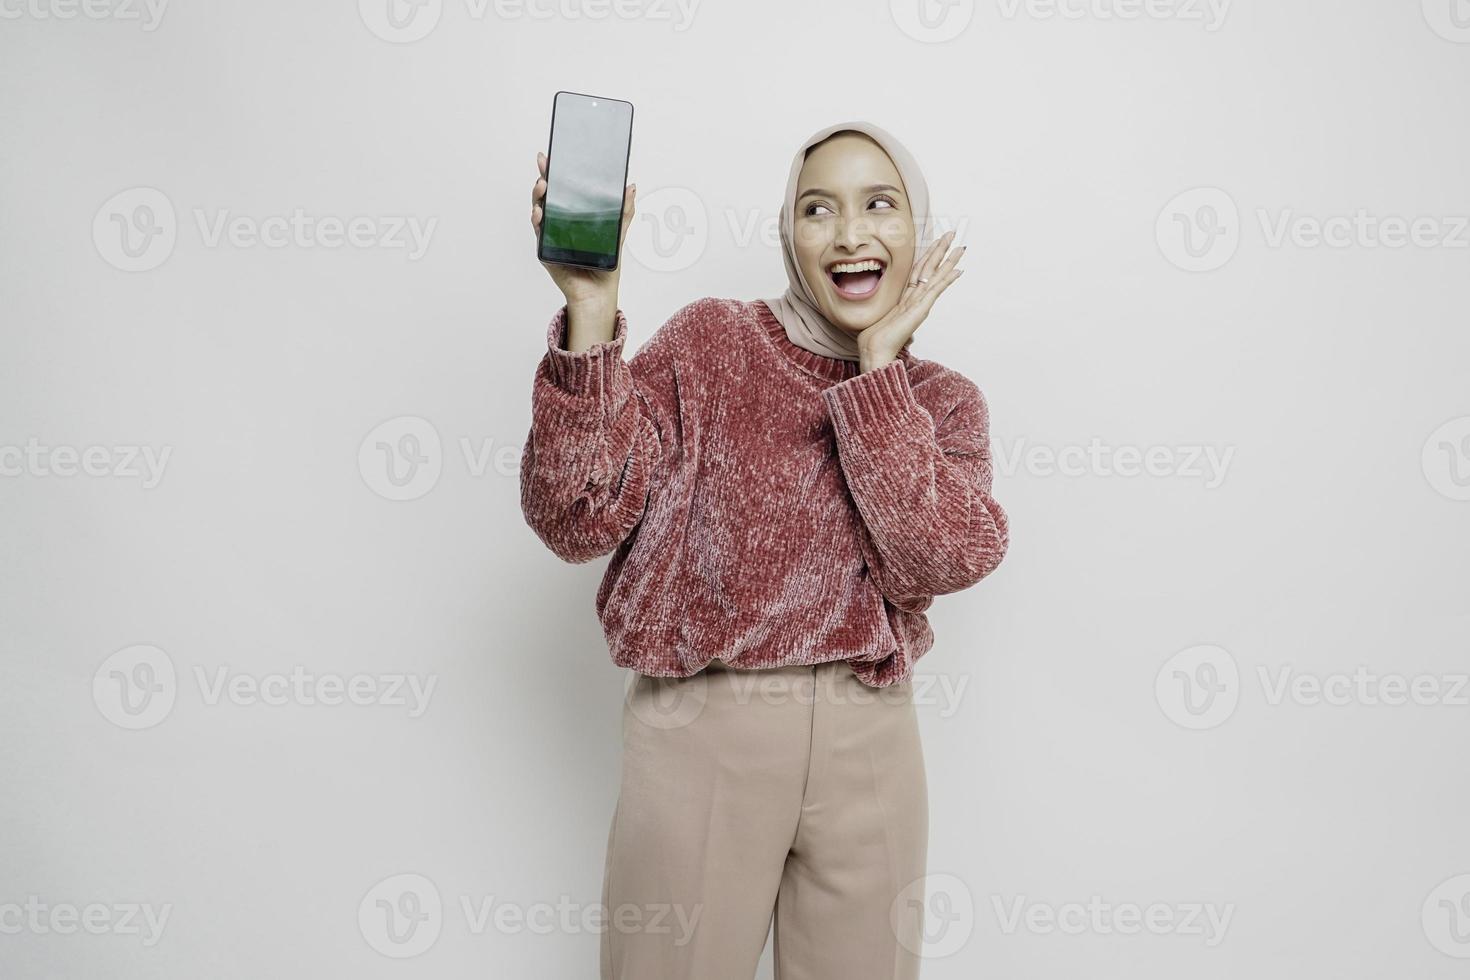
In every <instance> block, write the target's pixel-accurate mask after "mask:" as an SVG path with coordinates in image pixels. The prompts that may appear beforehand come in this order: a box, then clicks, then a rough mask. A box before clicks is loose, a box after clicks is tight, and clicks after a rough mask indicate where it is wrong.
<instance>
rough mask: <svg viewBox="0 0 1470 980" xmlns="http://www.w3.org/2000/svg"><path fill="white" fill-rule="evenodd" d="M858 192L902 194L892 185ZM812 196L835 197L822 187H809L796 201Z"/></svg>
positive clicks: (866, 188)
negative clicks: (894, 192)
mask: <svg viewBox="0 0 1470 980" xmlns="http://www.w3.org/2000/svg"><path fill="white" fill-rule="evenodd" d="M860 190H861V191H862V193H864V194H872V193H875V192H877V191H896V192H898V193H899V194H902V193H903V191H901V190H899V189H898V188H897V187H894V186H893V185H892V184H869V185H868V186H867V187H863V188H860ZM813 194H820V195H822V196H823V197H836V196H837V195H836V194H834V193H833V192H832V191H829V190H827V189H826V188H824V187H810V188H808V189H806V190H804V191H802V192H801V194H800V196H798V197H797V200H798V201H799V200H801V199H802V198H803V197H810V196H812V195H813Z"/></svg>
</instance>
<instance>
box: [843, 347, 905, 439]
mask: <svg viewBox="0 0 1470 980" xmlns="http://www.w3.org/2000/svg"><path fill="white" fill-rule="evenodd" d="M822 399H823V400H824V401H825V402H826V403H827V410H828V411H829V412H830V413H831V414H832V418H833V420H834V422H835V423H836V424H837V425H838V426H840V427H842V428H844V429H851V428H861V427H863V426H864V425H880V426H881V425H894V424H900V423H903V422H907V421H912V422H918V421H920V420H921V419H922V418H923V417H924V415H925V413H924V409H923V406H921V405H920V404H919V403H918V401H917V400H915V398H914V393H913V389H911V388H910V387H909V371H908V368H907V367H906V366H904V363H903V361H902V360H900V359H897V358H895V359H894V360H892V361H889V362H888V363H887V364H885V365H883V366H882V367H880V368H874V369H873V370H871V371H865V372H864V373H862V374H859V375H855V376H854V377H851V378H848V379H847V380H846V381H840V382H838V383H837V384H835V385H832V386H831V387H830V388H824V389H822Z"/></svg>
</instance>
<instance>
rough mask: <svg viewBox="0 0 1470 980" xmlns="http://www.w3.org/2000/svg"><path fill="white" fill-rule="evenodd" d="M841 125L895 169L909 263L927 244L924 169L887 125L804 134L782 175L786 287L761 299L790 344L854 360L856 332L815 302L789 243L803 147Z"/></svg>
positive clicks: (855, 124) (928, 217) (864, 124)
mask: <svg viewBox="0 0 1470 980" xmlns="http://www.w3.org/2000/svg"><path fill="white" fill-rule="evenodd" d="M843 130H853V131H856V132H859V133H862V134H863V135H864V136H868V137H870V138H871V139H872V140H873V141H874V142H876V143H877V144H878V145H879V146H880V147H882V148H883V151H884V152H885V153H887V154H888V157H889V159H890V160H892V161H893V165H894V167H895V168H897V170H898V175H899V177H900V179H901V180H902V182H903V187H904V193H905V194H906V195H907V196H908V201H909V210H910V212H911V216H912V218H913V222H914V230H915V240H914V262H915V264H917V263H918V261H919V257H920V256H921V255H922V254H923V251H924V249H925V248H926V247H927V246H928V245H929V236H930V234H931V233H932V229H933V218H932V216H931V215H930V213H929V186H928V185H927V184H926V183H925V182H924V174H923V172H922V171H920V170H919V164H918V162H917V161H915V160H914V158H913V156H912V155H911V154H910V153H909V151H908V150H907V149H905V147H904V145H903V144H902V143H900V142H899V141H898V140H897V139H895V138H894V137H893V135H892V134H891V133H889V132H888V131H887V130H884V129H881V128H879V127H878V126H874V125H873V124H872V123H870V122H862V121H855V122H844V123H837V124H835V125H832V126H828V127H827V128H825V129H821V130H818V131H817V132H816V133H814V134H813V135H812V136H811V137H810V138H808V139H807V141H806V142H805V143H803V144H802V145H801V148H800V149H798V150H797V151H796V158H795V159H794V160H792V161H791V170H790V172H789V174H788V175H787V178H786V199H785V201H784V202H783V203H782V205H781V218H780V225H781V257H782V259H784V260H785V263H786V281H787V288H786V292H785V293H784V294H783V295H781V296H779V297H775V298H773V299H768V300H766V301H765V303H766V305H767V306H769V307H770V308H771V312H772V313H774V314H775V315H776V319H777V320H779V321H781V325H782V326H783V327H785V328H786V336H787V338H788V339H789V340H790V341H791V342H792V343H793V344H795V345H796V346H798V347H800V348H802V349H803V350H808V351H811V352H812V353H814V354H821V355H823V356H825V357H835V358H839V359H841V360H844V361H856V360H858V359H859V357H858V346H857V337H856V335H854V334H850V333H848V332H847V331H845V330H843V329H842V328H841V327H839V326H837V325H836V324H834V323H832V322H831V321H830V320H828V319H827V317H826V316H825V315H823V313H822V309H821V307H820V306H818V305H817V299H816V295H815V294H814V293H813V292H812V290H811V287H810V286H809V285H808V283H807V281H806V277H805V276H803V275H802V273H801V267H800V266H799V265H797V262H796V249H795V244H794V243H795V241H796V235H795V228H796V185H797V181H798V180H799V179H800V177H801V168H802V164H804V163H805V162H806V153H807V150H809V149H811V148H812V147H813V146H816V145H817V144H818V143H820V142H822V140H824V139H826V138H827V137H829V136H832V135H833V134H835V133H840V132H842V131H843Z"/></svg>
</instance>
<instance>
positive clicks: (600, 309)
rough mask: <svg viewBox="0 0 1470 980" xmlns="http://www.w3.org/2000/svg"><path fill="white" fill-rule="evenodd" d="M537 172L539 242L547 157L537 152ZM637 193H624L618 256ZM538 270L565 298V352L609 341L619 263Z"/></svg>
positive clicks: (534, 194)
mask: <svg viewBox="0 0 1470 980" xmlns="http://www.w3.org/2000/svg"><path fill="white" fill-rule="evenodd" d="M536 169H537V170H539V171H540V176H539V177H538V178H537V180H536V184H535V186H534V187H532V188H531V228H532V230H533V231H534V232H535V233H536V237H537V240H538V241H539V240H540V236H541V221H542V219H543V218H544V217H545V215H546V207H545V204H546V154H544V153H541V152H537V154H536ZM636 191H637V185H636V184H629V185H628V186H627V187H625V188H624V189H623V230H622V236H621V239H620V240H619V251H620V252H621V250H622V242H623V241H625V240H626V239H627V237H628V226H629V225H631V224H632V223H633V199H634V197H635V195H636ZM541 266H542V268H544V269H545V270H546V271H547V273H548V274H549V275H550V276H551V281H552V282H554V283H556V288H557V289H560V290H561V292H562V295H563V296H565V297H566V301H567V336H566V349H567V350H569V351H573V352H580V351H584V350H586V349H587V348H589V347H591V346H592V345H593V344H596V343H601V342H604V341H608V340H612V337H613V327H614V325H615V317H616V315H617V311H618V274H619V273H620V272H621V271H622V262H621V260H620V261H619V262H618V268H616V269H609V270H606V271H603V270H601V269H580V268H577V267H576V266H570V265H557V264H556V263H553V262H542V263H541Z"/></svg>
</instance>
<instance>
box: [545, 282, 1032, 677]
mask: <svg viewBox="0 0 1470 980" xmlns="http://www.w3.org/2000/svg"><path fill="white" fill-rule="evenodd" d="M565 329H566V307H565V306H563V307H562V308H561V309H560V310H558V311H557V313H556V315H555V316H554V317H553V318H552V320H551V325H550V327H549V328H548V330H547V337H546V340H547V351H546V354H545V355H544V356H543V357H542V359H541V361H540V363H539V364H538V365H537V368H536V375H535V379H534V383H533V388H532V394H531V431H530V435H529V436H528V438H527V440H526V446H525V449H524V451H523V452H522V456H521V508H522V510H523V512H524V513H525V517H526V521H527V523H528V524H529V525H530V526H531V527H532V528H533V529H534V530H535V532H536V534H537V535H538V536H539V537H540V538H541V540H542V541H544V542H545V543H546V545H547V547H549V548H550V549H551V550H552V551H553V552H554V553H555V554H556V555H558V556H559V557H561V558H562V559H563V560H565V561H568V562H586V561H590V560H591V559H593V558H596V557H598V556H600V555H605V554H608V553H609V552H615V554H614V555H613V558H612V560H611V561H610V562H609V563H608V566H607V570H606V572H605V573H604V575H603V578H602V583H601V585H600V586H599V588H598V590H597V596H596V602H595V607H596V610H597V614H598V617H599V618H600V620H601V623H602V628H603V632H604V633H605V635H606V637H607V641H608V644H609V647H610V651H611V654H612V659H613V662H614V663H616V664H618V665H619V666H622V667H631V668H633V669H635V670H637V671H639V672H641V673H644V674H649V675H653V676H661V677H687V676H689V675H690V674H693V673H695V672H697V671H698V670H700V668H702V667H704V666H705V665H706V664H708V663H709V661H710V660H711V659H713V658H715V657H719V658H720V659H721V660H723V661H725V662H726V663H727V664H729V665H731V666H733V667H741V668H758V667H781V666H786V665H788V664H817V663H823V662H826V661H830V660H839V659H845V660H847V661H848V662H849V663H850V664H851V665H852V668H853V671H854V672H855V673H856V675H857V676H858V678H859V679H860V680H861V681H862V682H863V683H865V684H867V685H868V686H870V687H886V686H888V685H890V684H895V683H898V682H900V681H903V680H906V679H907V678H908V677H909V676H910V675H911V673H912V671H913V666H914V662H915V661H916V660H918V659H919V657H920V656H922V655H923V654H924V653H925V652H927V651H928V650H929V648H930V647H931V646H932V645H933V643H934V633H933V631H932V630H931V629H930V627H929V622H928V618H927V617H926V616H925V615H924V611H925V610H926V609H927V608H928V607H929V605H930V604H931V603H932V602H933V597H934V596H936V595H942V594H944V593H949V592H958V591H959V590H960V589H964V588H968V587H969V586H971V585H974V584H975V583H976V582H978V581H980V579H982V578H984V577H985V576H986V575H988V574H990V572H991V571H992V570H994V568H995V567H996V566H997V565H998V564H1000V561H1001V558H1002V557H1004V555H1005V552H1006V546H1007V542H1008V532H1007V521H1006V515H1005V513H1004V511H1002V510H1001V508H1000V506H999V505H998V504H997V503H996V502H995V501H994V500H993V499H992V498H991V496H990V485H991V474H992V465H991V455H990V439H989V419H988V413H987V410H986V405H985V400H984V398H983V397H982V396H981V394H980V390H979V389H978V388H977V387H976V386H975V385H974V383H973V382H971V381H970V380H968V379H967V378H965V377H964V375H961V374H959V373H957V372H955V371H952V370H950V369H948V368H945V367H943V366H941V365H940V364H938V363H936V362H934V361H928V360H924V359H921V358H918V357H914V356H913V355H912V354H910V353H909V352H908V351H905V352H904V353H903V354H902V355H900V357H899V358H898V359H897V360H894V361H893V362H891V363H889V364H887V365H884V366H883V367H881V368H878V369H876V370H872V371H869V372H867V373H866V374H863V373H859V367H858V365H857V364H856V363H855V362H852V361H843V360H838V359H835V358H829V357H824V356H822V355H820V354H814V353H811V352H810V351H807V350H804V349H802V348H800V347H798V346H796V345H795V344H793V343H792V342H791V341H790V340H789V339H788V338H787V337H786V331H785V329H784V328H783V327H782V326H781V324H780V322H779V321H777V319H776V318H775V316H774V315H773V314H772V313H771V311H770V308H769V307H767V306H766V304H765V303H764V302H762V301H760V300H753V301H749V302H747V301H741V300H733V299H715V298H710V297H706V298H704V299H700V300H696V301H694V302H693V303H690V304H688V305H687V306H685V307H684V308H683V309H681V310H679V311H678V312H676V313H675V314H674V315H673V317H671V318H670V319H669V321H668V322H667V323H665V324H664V325H663V326H662V327H661V328H660V329H659V330H658V332H657V333H656V334H654V336H653V337H652V338H650V339H649V340H648V341H647V342H646V343H645V344H644V345H643V346H642V347H641V348H640V349H639V350H638V352H637V353H636V354H635V355H634V356H633V358H632V360H631V361H626V362H625V361H624V360H623V357H622V350H623V345H624V343H625V342H626V341H627V336H628V321H627V318H626V317H625V316H624V314H623V311H622V310H619V311H618V312H617V317H616V329H615V333H614V336H613V339H612V340H610V341H607V342H604V343H599V344H596V345H594V346H593V347H592V348H590V349H589V350H586V351H582V352H577V353H573V352H571V351H568V350H566V349H565V348H564V347H563V346H562V345H563V344H564V342H565Z"/></svg>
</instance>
